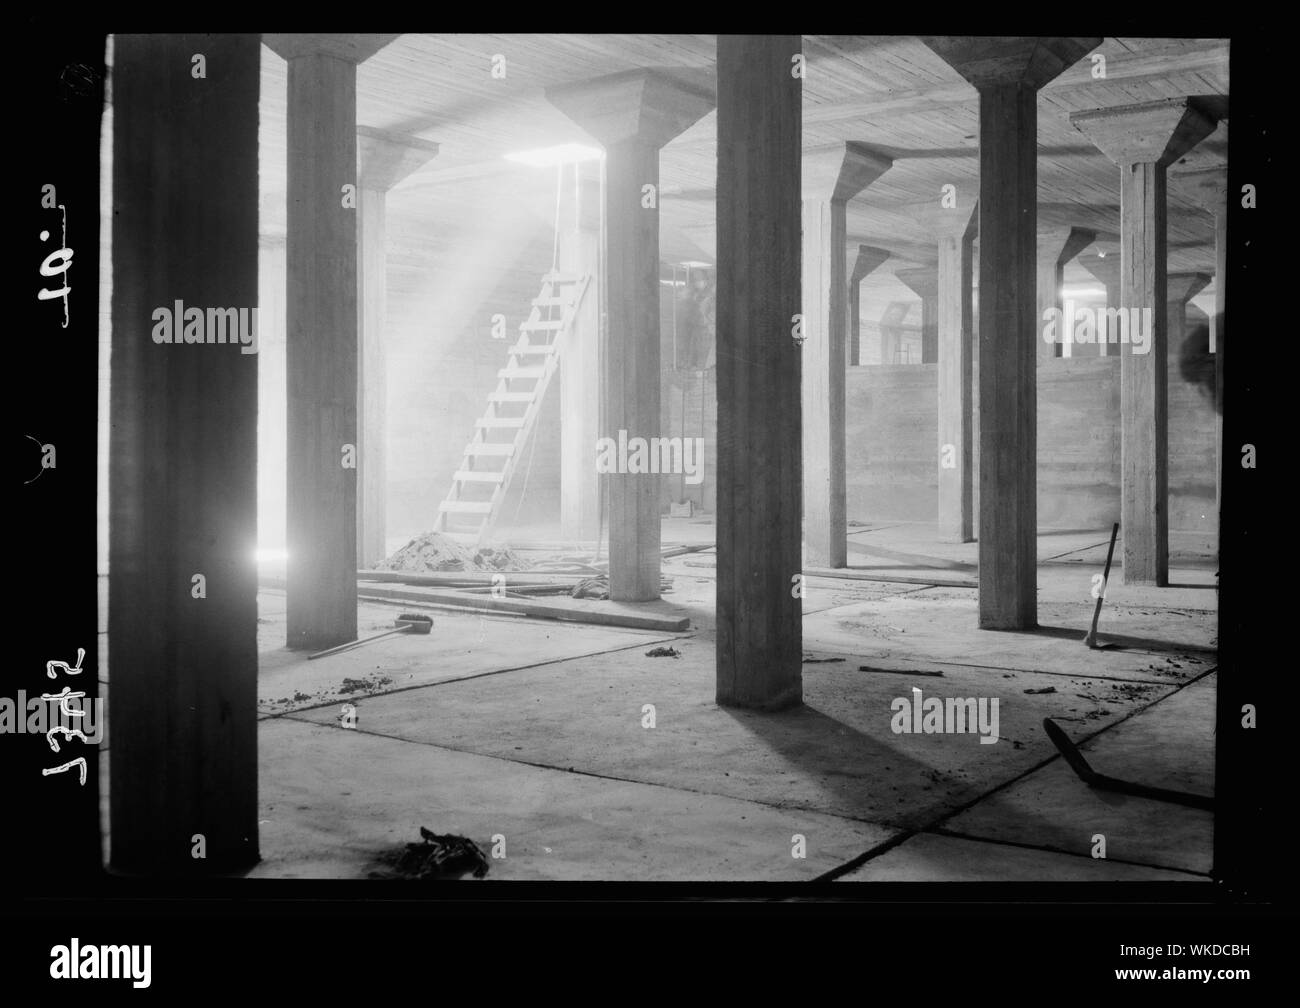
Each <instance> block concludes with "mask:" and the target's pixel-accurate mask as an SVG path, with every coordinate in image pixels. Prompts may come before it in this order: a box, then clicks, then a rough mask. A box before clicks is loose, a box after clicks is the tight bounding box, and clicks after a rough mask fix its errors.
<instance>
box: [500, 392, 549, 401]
mask: <svg viewBox="0 0 1300 1008" xmlns="http://www.w3.org/2000/svg"><path fill="white" fill-rule="evenodd" d="M536 398H537V395H536V393H533V392H493V393H492V394H491V395H490V396H488V402H522V403H530V402H532V401H533V400H534V399H536Z"/></svg>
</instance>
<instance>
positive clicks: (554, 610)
mask: <svg viewBox="0 0 1300 1008" xmlns="http://www.w3.org/2000/svg"><path fill="white" fill-rule="evenodd" d="M357 591H358V594H359V595H361V596H363V597H368V598H380V599H388V600H393V601H400V602H428V603H431V604H436V605H450V606H466V607H472V608H474V609H487V610H490V611H492V612H501V613H514V614H516V615H520V616H532V617H535V618H537V619H553V620H569V621H572V622H576V623H590V624H593V625H595V626H613V627H626V628H629V629H632V630H667V631H670V632H673V633H680V632H682V631H685V630H689V629H690V626H691V621H690V619H689V618H687V617H685V616H655V615H652V614H650V613H646V612H643V611H638V610H637V609H635V608H633V607H630V606H629V607H626V608H624V607H620V606H619V605H618V603H616V602H613V603H612V602H601V601H596V600H591V599H568V600H566V601H564V602H554V603H547V602H523V601H520V600H517V599H498V598H493V597H492V596H491V595H487V596H484V595H467V594H461V593H459V592H457V591H455V590H453V589H448V588H382V587H378V586H372V585H364V586H359V587H358V589H357Z"/></svg>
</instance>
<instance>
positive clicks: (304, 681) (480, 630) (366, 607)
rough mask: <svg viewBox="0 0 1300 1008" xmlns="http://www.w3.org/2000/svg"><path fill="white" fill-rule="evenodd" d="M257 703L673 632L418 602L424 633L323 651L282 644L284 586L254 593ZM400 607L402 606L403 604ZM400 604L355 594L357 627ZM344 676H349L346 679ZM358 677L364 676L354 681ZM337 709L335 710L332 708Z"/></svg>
mask: <svg viewBox="0 0 1300 1008" xmlns="http://www.w3.org/2000/svg"><path fill="white" fill-rule="evenodd" d="M258 607H259V608H258V611H259V612H260V613H261V614H262V615H261V616H259V617H258V619H259V623H258V643H259V646H260V647H261V648H263V650H262V651H261V652H260V654H259V655H258V677H257V696H258V711H259V712H260V713H261V714H263V715H268V714H283V713H285V712H286V711H291V710H300V709H302V708H304V707H311V706H315V705H318V704H321V703H331V702H334V701H337V702H338V703H344V702H352V701H354V700H355V699H357V698H358V697H362V696H368V695H372V694H377V693H387V692H393V691H395V690H403V689H409V688H410V687H412V686H418V685H422V684H427V683H433V682H442V681H445V680H448V679H459V678H463V677H465V676H472V675H481V674H483V673H488V672H495V671H499V670H501V669H510V668H518V667H519V666H521V665H528V664H533V663H537V662H548V661H557V660H560V659H563V658H575V657H579V656H582V655H592V654H601V653H604V652H610V651H617V650H619V649H622V648H628V647H641V646H642V645H644V646H645V647H647V648H648V647H651V646H653V645H654V644H655V643H658V642H662V641H671V640H673V639H675V637H676V635H674V634H664V633H651V632H645V631H637V630H627V629H622V628H618V627H590V626H582V625H568V624H565V625H563V626H558V625H556V623H555V622H553V621H544V620H531V619H517V618H512V617H501V616H479V615H474V614H462V613H455V612H450V611H446V610H432V609H429V610H420V611H421V612H426V613H427V614H428V615H429V616H431V617H432V618H433V621H434V625H433V632H432V633H430V634H427V635H423V634H421V635H407V634H397V635H394V636H392V637H385V638H384V639H382V640H378V641H375V642H374V643H373V644H366V645H363V646H362V647H359V648H355V649H353V650H351V651H344V652H342V653H340V654H337V655H331V656H329V657H327V658H318V659H317V660H315V661H308V659H307V654H306V652H303V651H290V650H289V649H288V648H286V647H285V646H284V639H285V638H284V611H285V610H284V594H283V592H278V593H272V592H261V593H259V595H258ZM406 608H409V606H408V607H406ZM402 609H403V606H402V605H401V604H395V605H391V606H388V605H381V604H378V603H367V602H362V603H360V604H359V605H358V607H357V632H358V634H359V635H360V636H362V637H365V636H368V635H370V634H375V633H382V632H384V631H385V630H391V629H392V628H393V620H394V619H396V617H397V614H398V613H399V612H401V611H402ZM345 680H352V683H349V684H347V685H346V686H345ZM357 683H365V684H366V685H365V686H362V687H358V686H356V684H357ZM334 713H335V714H337V711H334Z"/></svg>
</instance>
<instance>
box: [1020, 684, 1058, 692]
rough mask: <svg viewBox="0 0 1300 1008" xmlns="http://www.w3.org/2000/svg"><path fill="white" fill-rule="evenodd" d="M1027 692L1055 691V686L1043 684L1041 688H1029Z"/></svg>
mask: <svg viewBox="0 0 1300 1008" xmlns="http://www.w3.org/2000/svg"><path fill="white" fill-rule="evenodd" d="M1025 692H1026V693H1055V692H1056V687H1055V686H1043V687H1042V688H1041V689H1027V690H1025Z"/></svg>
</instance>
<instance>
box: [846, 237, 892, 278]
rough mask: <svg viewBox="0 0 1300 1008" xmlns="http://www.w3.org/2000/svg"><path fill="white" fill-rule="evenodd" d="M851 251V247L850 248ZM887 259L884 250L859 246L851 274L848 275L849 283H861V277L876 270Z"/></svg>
mask: <svg viewBox="0 0 1300 1008" xmlns="http://www.w3.org/2000/svg"><path fill="white" fill-rule="evenodd" d="M851 251H852V246H850V252H851ZM888 258H889V252H888V251H887V250H885V249H882V248H876V247H875V246H874V245H859V246H858V257H857V259H855V260H854V262H853V272H852V273H850V274H849V283H854V284H856V283H861V282H862V278H863V277H865V276H866V275H867V274H869V273H872V272H874V271H875V270H877V269H878V268H879V267H880V264H881V263H883V262H884V261H885V260H886V259H888Z"/></svg>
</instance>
